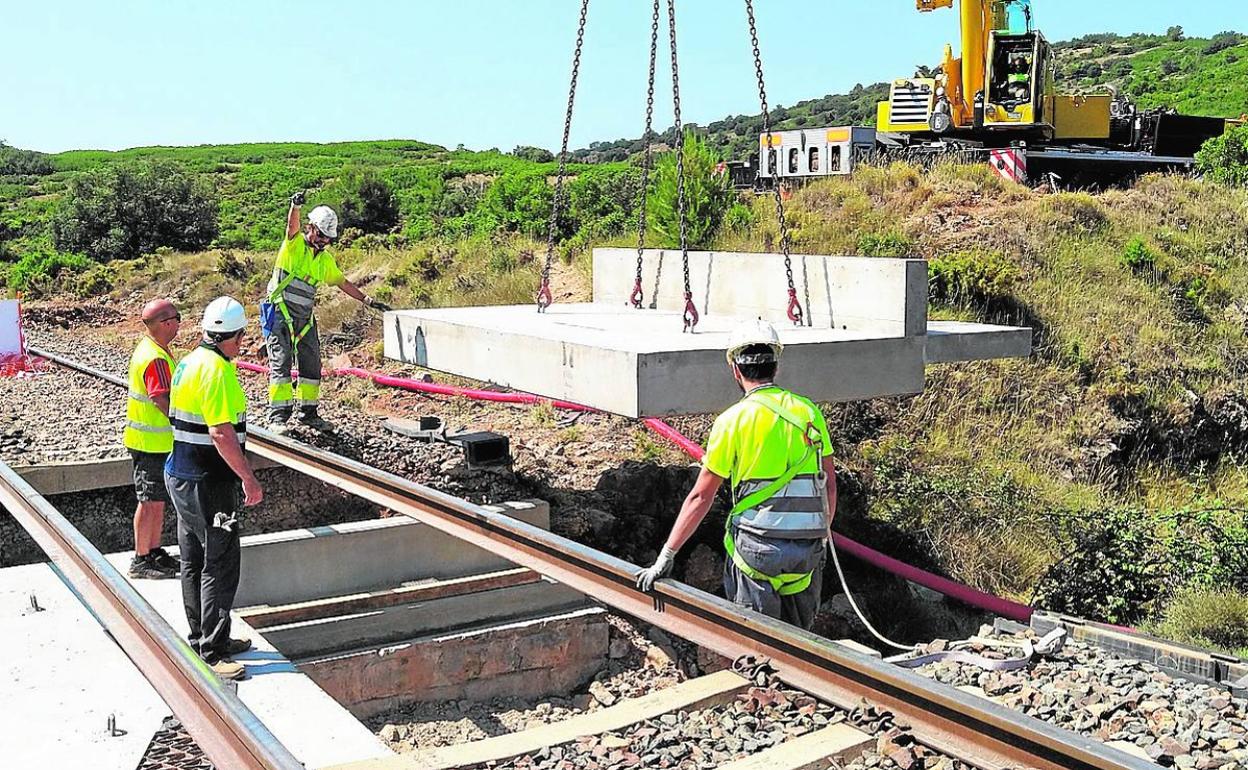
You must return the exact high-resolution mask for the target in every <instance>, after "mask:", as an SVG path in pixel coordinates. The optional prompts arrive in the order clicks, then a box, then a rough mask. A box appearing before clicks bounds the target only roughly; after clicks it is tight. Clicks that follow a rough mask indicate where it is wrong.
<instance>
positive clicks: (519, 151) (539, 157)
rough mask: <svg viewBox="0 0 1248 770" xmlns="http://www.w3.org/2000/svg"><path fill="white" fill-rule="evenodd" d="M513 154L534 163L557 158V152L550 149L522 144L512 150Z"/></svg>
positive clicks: (547, 161) (548, 161) (546, 161)
mask: <svg viewBox="0 0 1248 770" xmlns="http://www.w3.org/2000/svg"><path fill="white" fill-rule="evenodd" d="M511 154H512V155H514V156H515V157H517V158H519V159H521V160H527V161H532V162H533V163H550V162H551V161H553V160H554V159H555V154H554V153H553V152H551V151H550V150H544V149H542V148H541V147H530V146H528V145H520V146H518V147H516V149H514V150H512V151H511Z"/></svg>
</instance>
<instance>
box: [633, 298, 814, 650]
mask: <svg viewBox="0 0 1248 770" xmlns="http://www.w3.org/2000/svg"><path fill="white" fill-rule="evenodd" d="M782 351H783V346H782V345H781V344H780V338H779V336H778V335H777V334H776V330H775V328H774V327H772V325H771V324H769V323H767V322H765V321H762V320H755V321H750V322H746V323H744V324H742V325H741V326H740V327H738V328H737V329H736V330H734V331H733V333H732V335H731V337H730V338H729V346H728V351H727V358H728V365H729V367H730V368H731V370H732V377H733V379H734V380H736V382H737V385H738V386H739V387H740V388H741V390H742V392H743V393H744V394H745V396H744V397H743V398H742V399H741V400H740V401H739V402H737V403H736V404H734V405H733V406H732V407H730V408H729V409H728V410H727V411H725V412H724V413H723V414H721V415H720V416H719V417H718V418H716V420H715V424H714V425H713V426H712V427H711V434H710V437H709V438H708V439H707V445H706V455H705V456H704V457H703V459H702V472H701V473H699V474H698V480H697V481H696V482H695V483H694V485H693V489H692V490H691V491H690V492H689V495H688V496H687V497H686V498H685V502H684V504H683V505H682V506H681V509H680V514H679V515H678V516H677V518H676V523H675V524H674V525H673V526H672V531H671V534H670V535H668V538H667V542H666V543H665V544H664V546H663V550H662V551H660V553H659V557H658V559H657V560H655V562H654V564H653V566H651V567H649V568H648V569H645V570H642V571H641V573H640V574H639V575H638V576H637V585H638V587H639V588H641V589H642V590H645V591H649V590H651V589H652V588H653V587H654V582H655V581H656V580H657V579H658V578H660V577H663V576H664V575H667V574H668V573H669V572H670V571H671V568H672V562H673V560H674V559H675V558H676V553H677V552H678V551H679V550H680V548H681V546H683V545H684V544H685V543H686V542H687V541H688V540H689V538H690V537H691V536H692V535H693V533H694V531H695V530H696V529H697V528H698V525H699V524H701V523H702V519H704V518H705V517H706V514H707V512H708V511H709V510H710V509H711V504H712V503H713V502H714V500H715V494H716V493H717V492H718V491H719V488H720V486H721V485H722V484H723V483H724V481H729V482H730V484H731V489H732V501H733V507H732V510H731V512H730V513H729V514H728V519H727V522H726V528H725V532H724V548H725V550H726V551H727V555H728V558H727V560H726V561H725V563H724V594H725V596H727V598H728V599H729V600H731V601H733V602H736V603H738V604H742V605H745V606H747V607H750V608H752V609H754V610H756V611H758V612H761V613H763V614H765V615H768V616H770V617H773V618H778V619H780V620H783V621H785V622H787V623H792V624H793V625H795V626H800V627H802V628H806V629H809V628H810V627H811V625H812V624H813V623H814V620H815V612H816V611H817V610H818V609H819V597H820V593H821V591H822V578H823V562H824V547H825V544H826V542H827V538H828V536H829V533H830V532H831V526H832V517H833V515H834V513H835V511H836V468H835V466H834V465H833V462H832V442H831V439H830V437H829V436H828V425H827V421H826V420H825V419H824V417H823V413H822V412H820V411H819V409H818V408H817V407H816V406H815V405H814V404H813V403H811V401H810V400H809V399H807V398H804V397H802V396H799V395H797V394H795V393H791V392H789V391H787V390H784V389H783V388H781V387H779V386H777V385H776V384H775V376H776V369H777V367H778V365H779V362H780V354H781V352H782Z"/></svg>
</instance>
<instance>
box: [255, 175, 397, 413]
mask: <svg viewBox="0 0 1248 770" xmlns="http://www.w3.org/2000/svg"><path fill="white" fill-rule="evenodd" d="M303 202H304V194H303V193H301V192H300V193H295V194H294V195H292V196H291V198H290V211H289V213H288V214H287V217H286V239H285V240H284V241H283V242H282V247H281V249H280V250H279V251H278V252H277V262H276V264H274V266H273V277H272V279H270V281H269V288H268V295H269V296H268V301H267V302H265V303H263V304H262V305H261V324H262V327H263V330H264V334H265V336H266V338H267V340H268V354H269V425H270V427H271V428H272V429H273V430H274V431H276V432H278V433H282V432H285V431H286V430H287V425H288V422H289V420H290V418H291V416H292V414H293V412H294V406H295V400H296V399H297V400H298V401H299V418H298V419H299V422H300V423H302V424H304V425H307V426H309V427H311V428H312V429H314V430H318V431H332V430H333V426H331V425H330V424H329V423H328V422H326V421H325V420H324V419H322V418H321V416H320V412H319V404H320V397H321V341H320V336H319V335H318V333H317V328H316V316H315V315H314V314H313V309H314V305H315V304H316V289H317V287H318V286H320V285H321V284H329V285H331V286H337V287H338V288H339V289H341V290H342V291H343V292H344V293H346V294H347V295H349V296H351V297H354V298H355V299H357V300H359V301H360V302H363V303H364V304H365V305H367V306H368V307H371V308H373V309H375V310H379V311H381V312H385V311H387V310H389V309H390V307H389V306H388V305H386V304H385V303H384V302H379V301H378V300H375V299H373V298H371V297H369V296H367V295H366V294H364V292H362V291H360V290H359V288H358V287H356V285H355V284H353V283H351V282H350V281H348V280H347V278H346V276H344V275H343V274H342V271H341V270H339V269H338V263H337V262H336V261H335V260H334V255H333V254H332V253H330V252H329V251H326V247H327V246H329V244H330V243H332V242H333V241H334V239H336V238H337V237H338V215H337V214H336V213H334V210H333V209H331V208H330V207H329V206H317V207H316V208H314V209H312V211H311V212H309V213H308V221H307V223H306V224H302V226H301V218H300V207H301V206H302V205H303ZM296 365H297V366H298V371H299V385H298V387H297V388H296V387H295V385H294V380H293V377H292V372H291V368H292V367H293V366H296Z"/></svg>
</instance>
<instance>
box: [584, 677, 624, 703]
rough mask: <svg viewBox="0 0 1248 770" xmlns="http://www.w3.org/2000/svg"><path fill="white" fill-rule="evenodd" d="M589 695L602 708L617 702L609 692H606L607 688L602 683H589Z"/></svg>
mask: <svg viewBox="0 0 1248 770" xmlns="http://www.w3.org/2000/svg"><path fill="white" fill-rule="evenodd" d="M589 694H590V695H592V696H594V700H596V701H598V702H599V703H601V704H602V705H604V706H610V705H612V704H614V703H615V702H616V700H618V699H617V698H616V697H615V696H614V695H612V694H611V691H610V690H608V689H607V686H606V685H604V684H603V683H602V682H591V683H590V685H589Z"/></svg>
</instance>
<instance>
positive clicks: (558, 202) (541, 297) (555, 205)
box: [537, 0, 589, 313]
mask: <svg viewBox="0 0 1248 770" xmlns="http://www.w3.org/2000/svg"><path fill="white" fill-rule="evenodd" d="M588 14H589V0H581V18H580V21H579V22H578V24H577V27H576V51H575V52H574V53H573V54H572V82H571V84H569V86H568V111H567V113H566V114H565V115H564V118H563V144H562V145H560V148H559V171H558V173H557V174H556V176H555V194H554V198H553V199H552V200H551V202H550V226H549V227H548V228H547V231H546V263H545V264H544V265H543V266H542V283H541V286H540V287H539V288H538V290H537V312H539V313H544V312H546V308H548V307H550V304H551V302H552V301H553V300H552V299H551V295H550V266H551V263H552V262H554V258H555V235H556V234H557V232H558V230H559V213H560V208H561V206H562V204H563V178H564V176H565V175H566V174H567V172H568V136H569V135H570V134H571V133H572V105H573V104H574V103H575V102H576V80H577V78H578V77H579V76H580V74H581V48H582V47H583V46H584V44H585V17H586V16H587V15H588Z"/></svg>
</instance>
